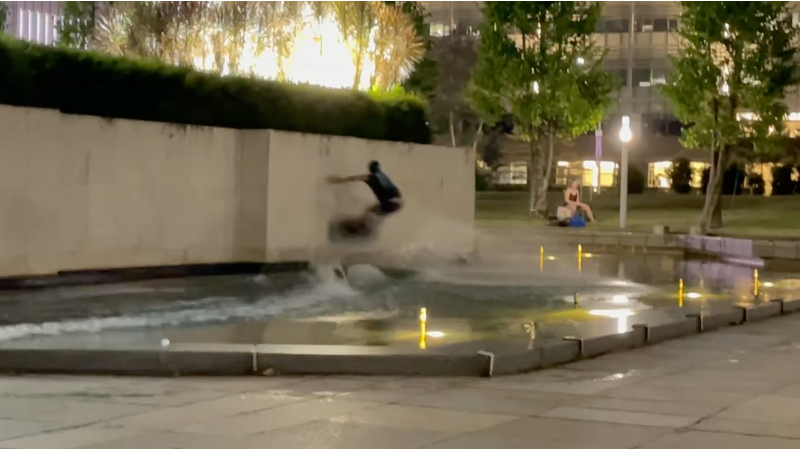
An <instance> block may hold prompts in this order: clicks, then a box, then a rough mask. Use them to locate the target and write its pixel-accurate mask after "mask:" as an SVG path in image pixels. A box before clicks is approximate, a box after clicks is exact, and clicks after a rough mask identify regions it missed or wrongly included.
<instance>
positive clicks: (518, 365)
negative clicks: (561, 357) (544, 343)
mask: <svg viewBox="0 0 800 450" xmlns="http://www.w3.org/2000/svg"><path fill="white" fill-rule="evenodd" d="M541 367H542V349H541V347H534V348H532V349H530V350H523V351H518V352H510V353H500V354H498V355H496V356H495V359H494V370H493V375H513V374H516V373H524V372H532V371H534V370H536V369H540V368H541Z"/></svg>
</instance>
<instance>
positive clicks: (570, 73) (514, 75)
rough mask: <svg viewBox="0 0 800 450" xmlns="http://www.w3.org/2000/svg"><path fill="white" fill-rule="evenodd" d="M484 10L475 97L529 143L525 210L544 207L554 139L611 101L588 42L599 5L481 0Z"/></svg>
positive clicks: (592, 118) (585, 125)
mask: <svg viewBox="0 0 800 450" xmlns="http://www.w3.org/2000/svg"><path fill="white" fill-rule="evenodd" d="M483 15H484V23H483V25H482V26H481V41H480V45H479V48H478V64H477V66H476V68H475V71H474V73H473V79H472V86H471V98H472V103H473V106H474V107H475V109H476V110H477V111H478V112H479V113H480V114H481V115H482V116H483V118H484V119H485V120H486V121H491V123H494V122H496V121H497V120H498V119H499V118H500V117H501V116H502V115H503V114H506V113H508V114H510V115H511V116H512V117H513V120H514V131H515V133H517V134H519V136H520V137H521V138H522V139H523V140H525V141H527V142H528V143H529V146H530V147H529V148H530V155H529V156H530V157H529V164H528V185H529V188H530V204H529V211H530V214H531V215H532V216H533V215H534V214H536V213H538V214H546V211H547V188H548V185H549V179H550V174H551V170H552V166H553V144H554V140H556V139H569V138H573V137H576V136H578V135H580V134H583V133H585V132H587V131H589V130H592V129H595V128H596V127H597V124H598V123H599V122H600V121H601V120H602V119H603V118H604V117H605V115H606V114H607V111H608V109H609V108H610V106H611V105H612V103H613V100H612V97H611V93H612V92H613V90H614V88H615V84H614V78H613V77H612V76H611V75H610V74H609V73H607V72H605V71H604V70H603V69H602V67H601V64H602V59H603V56H604V53H603V52H602V51H601V50H600V49H598V48H597V47H596V46H595V45H594V41H593V34H594V30H595V23H596V22H597V19H598V17H599V15H600V4H599V3H592V2H566V1H564V2H486V3H485V4H484V7H483ZM544 142H547V148H546V149H543V148H542V144H543V143H544Z"/></svg>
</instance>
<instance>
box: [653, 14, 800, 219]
mask: <svg viewBox="0 0 800 450" xmlns="http://www.w3.org/2000/svg"><path fill="white" fill-rule="evenodd" d="M681 5H682V8H683V13H682V15H681V27H680V30H679V32H680V35H681V37H682V41H683V42H682V45H681V51H680V53H679V55H678V56H677V57H676V58H674V59H673V61H672V62H673V70H672V73H671V75H670V77H669V79H668V82H667V84H666V86H664V88H663V90H664V93H665V94H666V95H667V97H669V98H670V99H671V100H672V103H673V104H674V106H675V112H676V114H677V116H678V118H679V119H680V120H681V121H682V122H683V123H686V124H689V125H690V126H688V127H686V128H684V130H683V137H682V144H683V145H684V146H685V147H688V148H707V149H709V151H710V152H711V154H712V170H711V174H710V178H709V184H708V189H707V191H706V201H705V205H704V206H703V212H702V215H701V216H700V226H701V229H702V231H703V232H704V233H705V232H708V230H709V229H710V228H716V227H721V226H722V208H721V201H720V200H721V197H722V185H723V182H722V180H723V174H724V172H725V171H726V169H727V168H728V166H729V165H730V164H729V163H730V162H731V158H732V155H733V153H734V152H736V151H741V150H742V149H745V150H747V151H749V152H750V153H751V154H752V153H762V154H763V153H767V154H768V153H771V152H775V151H777V150H778V148H779V147H780V144H779V143H780V142H781V141H782V139H781V135H782V134H783V130H784V122H783V120H784V116H785V114H786V105H785V103H784V98H785V94H786V91H787V89H789V88H790V87H791V86H793V85H795V84H796V83H797V82H798V72H797V68H796V63H795V61H794V58H795V55H796V53H797V50H796V48H795V46H794V43H795V39H796V38H797V37H798V36H797V32H798V31H797V28H795V27H793V26H792V24H791V14H790V11H789V10H788V8H787V2H681ZM753 156H755V155H753Z"/></svg>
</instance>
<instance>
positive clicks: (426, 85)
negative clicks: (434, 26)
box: [385, 2, 437, 98]
mask: <svg viewBox="0 0 800 450" xmlns="http://www.w3.org/2000/svg"><path fill="white" fill-rule="evenodd" d="M385 3H387V4H389V6H394V4H395V3H397V2H385ZM400 3H401V9H402V10H403V12H404V13H406V15H408V16H409V17H410V18H411V21H412V23H413V24H414V31H415V32H416V34H417V36H419V37H421V38H422V39H423V42H424V44H425V54H424V56H423V57H422V59H420V60H419V61H418V62H417V64H416V65H415V66H414V70H413V71H412V72H411V75H409V77H408V78H407V79H406V80H405V81H404V82H403V88H405V89H406V90H407V91H408V92H412V93H414V94H417V95H419V96H421V97H424V98H431V97H432V96H433V95H434V91H435V90H436V72H437V66H436V61H434V60H433V59H432V57H431V48H432V44H431V39H430V34H429V33H428V32H427V26H426V25H425V17H426V16H427V15H428V14H426V13H425V8H424V7H423V6H422V3H421V2H400Z"/></svg>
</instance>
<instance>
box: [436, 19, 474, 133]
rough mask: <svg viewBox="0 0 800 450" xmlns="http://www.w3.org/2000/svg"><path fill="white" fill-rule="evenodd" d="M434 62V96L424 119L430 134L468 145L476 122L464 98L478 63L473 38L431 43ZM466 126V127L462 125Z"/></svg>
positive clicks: (448, 38) (439, 39)
mask: <svg viewBox="0 0 800 450" xmlns="http://www.w3.org/2000/svg"><path fill="white" fill-rule="evenodd" d="M431 55H432V58H433V59H434V60H435V62H436V67H437V76H436V83H435V87H436V90H435V94H434V95H433V97H432V98H431V99H430V100H429V102H428V111H429V114H428V117H429V118H430V120H431V125H432V128H433V130H434V133H435V134H437V135H451V134H452V140H453V141H455V143H456V145H458V146H471V145H472V144H473V142H474V139H475V137H476V136H475V133H476V132H477V129H478V126H479V123H480V121H479V119H478V118H477V116H476V114H475V113H474V112H473V111H472V108H471V107H470V105H469V102H468V99H467V96H466V94H467V85H468V84H469V80H470V76H471V74H472V69H473V68H474V67H475V64H476V63H477V61H478V40H477V38H475V37H474V36H468V35H455V34H451V35H449V36H443V37H440V38H436V39H434V40H433V48H432V51H431ZM465 124H467V126H465Z"/></svg>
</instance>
